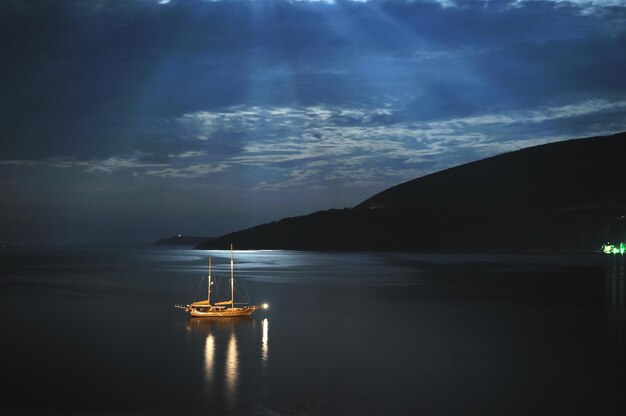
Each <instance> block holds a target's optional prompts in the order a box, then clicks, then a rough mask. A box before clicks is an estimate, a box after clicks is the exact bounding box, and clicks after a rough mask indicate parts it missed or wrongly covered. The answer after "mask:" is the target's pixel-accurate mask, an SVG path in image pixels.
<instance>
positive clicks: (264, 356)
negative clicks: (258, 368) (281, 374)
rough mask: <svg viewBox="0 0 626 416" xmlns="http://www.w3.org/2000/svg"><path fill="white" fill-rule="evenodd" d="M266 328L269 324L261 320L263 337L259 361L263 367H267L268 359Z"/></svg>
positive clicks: (265, 320)
mask: <svg viewBox="0 0 626 416" xmlns="http://www.w3.org/2000/svg"><path fill="white" fill-rule="evenodd" d="M268 328H269V322H268V320H267V318H265V319H263V337H262V338H261V359H262V360H263V366H264V367H265V366H267V359H268V358H269V344H268Z"/></svg>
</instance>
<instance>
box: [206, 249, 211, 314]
mask: <svg viewBox="0 0 626 416" xmlns="http://www.w3.org/2000/svg"><path fill="white" fill-rule="evenodd" d="M208 290H209V297H207V301H206V304H207V305H208V306H211V257H209V289H208Z"/></svg>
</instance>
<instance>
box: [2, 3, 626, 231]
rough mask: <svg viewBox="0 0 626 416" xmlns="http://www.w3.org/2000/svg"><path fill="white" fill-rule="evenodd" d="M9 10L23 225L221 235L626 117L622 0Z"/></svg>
mask: <svg viewBox="0 0 626 416" xmlns="http://www.w3.org/2000/svg"><path fill="white" fill-rule="evenodd" d="M0 12H1V13H0V27H2V28H3V29H2V30H3V37H1V38H0V44H1V45H0V46H1V47H0V55H1V56H2V62H3V66H2V68H0V72H1V75H2V76H0V83H2V91H3V97H4V98H5V100H3V101H2V102H1V103H0V111H2V114H3V116H4V120H5V122H4V123H2V125H0V137H3V140H2V141H1V142H0V186H1V187H2V190H3V192H5V193H7V194H9V193H10V194H11V195H13V198H11V199H3V201H2V202H0V213H4V214H5V215H4V216H3V217H2V218H21V219H20V220H19V221H18V220H12V221H9V220H4V222H3V223H2V224H1V225H2V226H3V229H6V230H7V236H8V237H7V238H8V239H13V238H18V237H16V236H19V235H21V234H22V231H21V230H23V229H29V230H31V231H32V233H36V232H37V230H38V229H43V228H45V227H43V226H42V225H41V224H39V226H38V227H34V226H31V225H30V223H29V221H30V220H29V219H28V218H30V217H28V216H25V215H24V216H22V215H21V214H20V213H27V212H33V210H34V208H33V207H34V206H47V207H50V209H49V210H48V211H49V212H52V211H55V212H58V213H62V214H59V215H58V216H55V217H54V219H50V221H54V222H56V223H62V224H65V226H66V227H68V228H71V227H72V225H71V224H72V221H75V218H78V217H81V216H83V215H85V216H86V215H87V213H91V214H89V215H88V217H89V218H98V219H99V220H98V221H95V220H94V222H93V225H91V226H90V227H91V228H90V229H89V231H86V229H85V228H84V225H82V226H80V227H79V226H76V227H74V229H75V232H74V234H75V235H80V234H81V232H82V233H84V234H85V235H87V234H88V235H89V236H94V237H93V238H94V239H97V238H98V237H97V236H98V235H103V237H102V238H103V239H106V238H108V237H105V236H104V235H109V236H110V235H114V231H113V230H114V229H115V228H116V227H117V229H118V230H127V229H129V227H128V225H129V224H142V223H143V224H145V228H144V229H142V230H141V231H137V235H138V236H139V235H141V236H142V237H141V238H142V239H145V238H152V237H160V236H162V234H163V232H164V231H162V230H159V229H157V228H151V227H153V226H152V225H151V224H155V223H158V224H169V225H167V226H166V227H172V228H176V229H177V232H178V231H179V230H180V228H179V227H175V226H174V225H175V224H176V223H177V222H179V221H180V222H185V223H188V224H189V226H190V227H191V228H192V229H190V230H188V233H190V234H197V233H204V234H207V235H211V234H215V233H217V232H218V231H217V230H218V229H219V230H220V231H232V230H234V229H237V228H240V227H241V226H243V225H247V226H250V225H254V222H255V221H262V220H275V219H279V218H280V217H283V216H288V215H294V214H306V213H308V212H311V211H314V210H320V209H328V208H334V207H342V206H353V205H356V204H358V203H359V202H361V200H362V199H364V198H367V197H369V196H370V195H372V194H374V193H376V192H378V191H381V190H383V189H385V188H386V187H389V186H392V185H395V184H397V183H399V182H403V181H406V180H410V179H413V178H415V177H417V176H421V175H424V174H428V173H431V172H435V171H437V170H439V169H444V168H447V167H450V166H454V165H458V164H461V163H465V162H469V161H472V160H477V159H480V158H483V157H487V156H491V155H494V154H497V153H502V152H506V151H511V150H516V149H519V148H522V147H526V146H530V145H535V144H541V143H548V142H552V141H557V140H563V139H568V138H574V137H583V136H592V135H599V134H607V133H613V132H618V131H622V130H626V126H625V122H624V120H626V117H625V115H626V105H625V102H626V78H624V77H623V73H624V72H625V71H626V55H625V54H624V53H623V52H624V44H625V43H624V42H625V41H626V32H625V31H624V29H623V28H624V27H625V26H624V24H625V23H626V5H624V4H623V2H619V1H611V0H604V1H603V0H595V1H594V0H589V1H561V0H534V1H526V0H519V1H469V0H446V1H438V0H423V1H421V0H414V1H402V0H389V1H386V0H371V1H350V0H348V1H343V0H342V1H338V0H337V1H306V0H302V1H296V0H294V1H272V0H263V1H256V0H255V1H252V0H250V1H248V0H224V1H210V2H207V1H193V0H189V1H181V0H170V1H163V0H154V1H147V2H146V1H140V0H137V1H133V0H129V1H128V2H110V1H103V2H84V1H80V0H76V1H74V0H68V1H67V2H49V3H48V2H46V4H43V3H40V2H33V1H27V0H15V1H12V2H4V3H1V4H0ZM24 27H29V28H31V30H29V31H28V32H24V30H23V28H24ZM33 184H37V185H36V186H34V185H33ZM52 189H54V192H52V191H49V190H52ZM61 195H62V196H61ZM208 195H211V204H208V203H207V200H206V199H207V198H209V196H208ZM105 196H106V197H105ZM103 198H106V199H103ZM33 201H38V202H37V203H36V204H35V205H33V204H34V203H33ZM70 201H71V203H70ZM94 201H98V202H99V203H98V204H95V203H94ZM130 201H132V203H131V202H130ZM148 201H149V202H148ZM173 201H176V204H177V205H176V208H175V209H174V208H172V205H171V204H173V203H174V202H173ZM129 204H130V205H131V206H132V207H133V208H132V209H130V208H128V207H129ZM185 204H187V205H185ZM192 204H197V205H199V206H203V209H202V210H200V209H198V210H197V211H196V208H194V207H192ZM104 206H107V207H108V210H107V211H104V212H101V211H100V209H103V208H101V207H104ZM139 207H149V209H147V210H148V211H149V212H150V214H149V215H148V214H147V213H146V209H144V212H141V210H140V209H139ZM125 208H128V214H124V209H125ZM172 211H173V212H180V213H181V214H180V215H178V216H177V215H172ZM107 212H110V213H113V212H116V213H117V214H115V219H114V220H112V219H111V218H108V219H107V216H108V215H109V214H107ZM83 213H84V214H83ZM41 215H43V216H44V217H45V215H46V214H45V213H44V214H41ZM142 215H144V216H145V217H144V219H145V218H147V217H150V218H154V221H152V220H150V221H147V220H146V221H143V219H142V218H141V216H142ZM44 217H42V220H41V221H43V222H45V218H44ZM182 217H185V219H182ZM157 218H166V219H165V220H157ZM213 218H220V220H219V221H213V220H212V219H213ZM151 221H152V222H151ZM112 223H115V224H117V225H115V226H113V225H111V224H112ZM217 223H219V226H218V225H216V224H217ZM192 224H202V225H201V227H203V228H204V229H205V230H206V231H204V232H202V231H201V230H197V229H195V228H194V227H195V226H193V225H192ZM142 226H143V225H142ZM83 230H85V231H83ZM150 230H151V231H150ZM148 236H149V237H148ZM89 238H91V237H89ZM138 238H139V237H138Z"/></svg>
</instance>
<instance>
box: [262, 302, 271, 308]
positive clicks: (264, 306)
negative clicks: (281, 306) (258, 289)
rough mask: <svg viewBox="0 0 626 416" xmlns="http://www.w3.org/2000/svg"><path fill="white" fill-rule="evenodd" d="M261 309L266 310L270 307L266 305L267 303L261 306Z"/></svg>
mask: <svg viewBox="0 0 626 416" xmlns="http://www.w3.org/2000/svg"><path fill="white" fill-rule="evenodd" d="M261 306H262V307H263V309H267V308H269V307H270V305H268V304H267V303H264V304H263V305H261Z"/></svg>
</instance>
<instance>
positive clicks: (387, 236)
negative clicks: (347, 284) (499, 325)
mask: <svg viewBox="0 0 626 416" xmlns="http://www.w3.org/2000/svg"><path fill="white" fill-rule="evenodd" d="M625 158H626V133H619V134H615V135H612V136H605V137H595V138H585V139H574V140H568V141H563V142H557V143H551V144H545V145H541V146H535V147H530V148H526V149H522V150H518V151H514V152H510V153H505V154H502V155H498V156H494V157H490V158H487V159H483V160H479V161H476V162H471V163H467V164H464V165H461V166H457V167H454V168H450V169H446V170H443V171H440V172H437V173H434V174H431V175H427V176H424V177H420V178H417V179H414V180H411V181H409V182H405V183H403V184H400V185H397V186H394V187H392V188H389V189H387V190H385V191H383V192H380V193H378V194H376V195H374V196H372V197H371V198H369V199H367V200H365V201H364V202H362V203H361V204H359V205H357V206H356V207H354V208H351V209H343V210H328V211H320V212H316V213H313V214H310V215H306V216H300V217H293V218H286V219H283V220H280V221H277V222H272V223H268V224H263V225H259V226H256V227H252V228H249V229H246V230H242V231H238V232H234V233H231V234H227V235H225V236H222V237H219V238H217V239H215V240H213V241H210V242H205V243H203V244H201V245H200V246H198V248H223V247H226V246H227V245H228V244H229V243H230V242H234V243H235V244H236V245H237V247H239V248H242V249H243V248H267V249H279V248H280V249H301V250H415V249H442V248H449V249H484V248H489V249H498V248H506V249H513V248H516V249H519V248H523V249H597V248H599V246H600V245H601V244H602V243H603V242H606V241H615V240H625V239H626V219H625V216H626V187H625V186H624V183H623V174H624V166H625Z"/></svg>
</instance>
